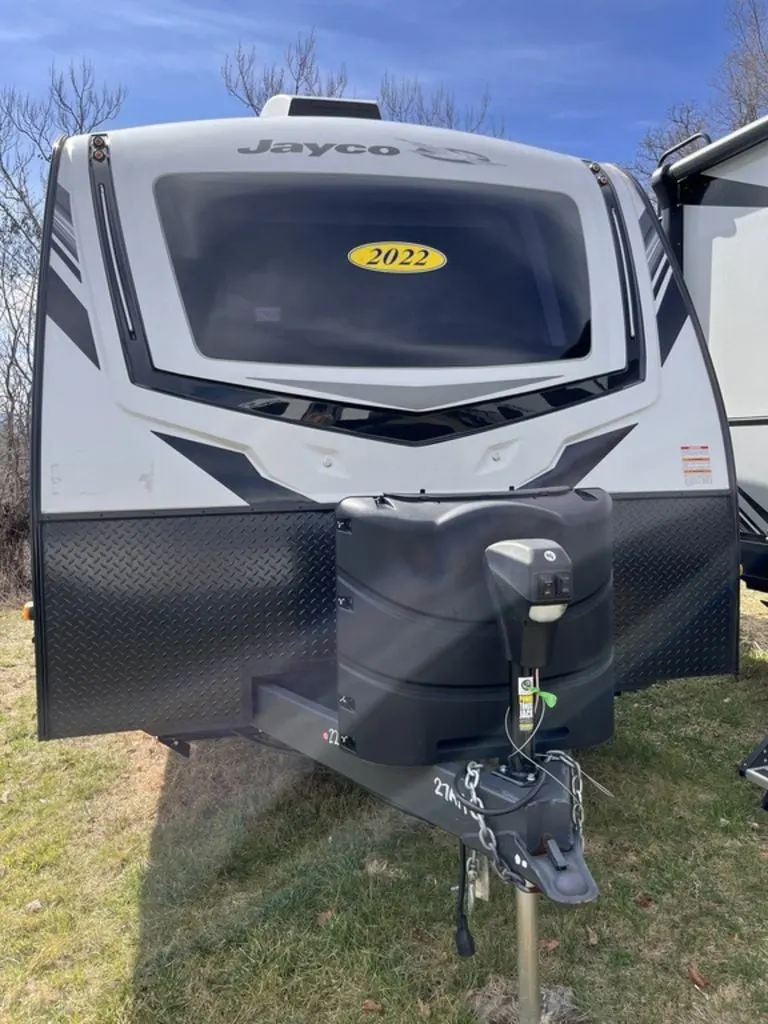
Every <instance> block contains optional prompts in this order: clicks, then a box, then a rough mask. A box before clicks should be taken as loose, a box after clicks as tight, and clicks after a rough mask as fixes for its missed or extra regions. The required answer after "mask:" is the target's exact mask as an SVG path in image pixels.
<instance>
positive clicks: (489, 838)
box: [464, 761, 517, 882]
mask: <svg viewBox="0 0 768 1024" xmlns="http://www.w3.org/2000/svg"><path fill="white" fill-rule="evenodd" d="M482 767H483V766H482V765H481V764H480V762H479V761H468V762H467V769H466V772H465V774H464V788H465V789H466V791H467V792H468V793H469V802H470V803H471V804H472V806H473V807H474V812H473V813H474V815H475V818H476V820H477V823H478V829H477V838H478V839H479V840H480V845H481V846H482V848H483V849H484V850H485V851H486V853H487V854H488V855H489V859H490V861H491V864H492V865H493V870H494V871H495V872H496V874H497V875H498V876H499V878H500V879H501V880H502V882H512V881H515V880H516V878H517V876H516V875H515V874H514V873H513V872H512V871H510V869H509V868H508V867H507V865H506V864H505V863H504V861H503V860H502V857H501V854H500V853H499V847H498V844H497V843H496V836H495V835H494V832H493V829H492V828H491V827H490V825H489V824H488V822H487V821H486V820H485V814H484V813H483V812H484V811H485V805H484V803H483V801H482V799H481V797H480V795H479V794H478V792H477V787H478V786H479V785H480V770H481V769H482Z"/></svg>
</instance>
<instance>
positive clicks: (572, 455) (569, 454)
mask: <svg viewBox="0 0 768 1024" xmlns="http://www.w3.org/2000/svg"><path fill="white" fill-rule="evenodd" d="M636 426H637V424H636V423H632V424H630V426H628V427H620V428H619V429H618V430H611V431H609V432H608V433H607V434H600V435H599V436H598V437H588V438H587V439H586V440H584V441H576V442H574V443H573V444H569V445H568V446H567V447H566V448H565V449H564V450H563V454H562V455H561V456H560V458H559V459H558V460H557V462H556V463H555V465H554V466H553V467H552V469H549V470H547V472H546V473H542V474H541V476H537V477H535V478H534V479H533V480H530V481H529V482H528V483H527V484H525V485H524V486H525V489H526V490H528V489H529V488H533V487H536V488H538V487H575V486H576V485H577V484H578V483H580V482H581V481H582V480H583V479H584V477H585V476H586V475H587V473H590V472H591V471H592V470H593V469H594V468H595V466H597V465H598V464H599V463H600V462H602V461H603V459H604V458H605V457H606V455H609V454H610V453H611V452H612V451H613V449H614V448H615V447H616V445H617V444H619V443H620V442H621V441H623V440H624V438H625V437H626V436H627V434H629V433H630V432H631V431H632V430H634V429H635V427H636Z"/></svg>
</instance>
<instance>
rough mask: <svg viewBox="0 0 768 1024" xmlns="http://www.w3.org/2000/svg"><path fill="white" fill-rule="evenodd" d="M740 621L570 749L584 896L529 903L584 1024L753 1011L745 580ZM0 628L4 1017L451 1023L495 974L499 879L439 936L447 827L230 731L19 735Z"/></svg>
mask: <svg viewBox="0 0 768 1024" xmlns="http://www.w3.org/2000/svg"><path fill="white" fill-rule="evenodd" d="M743 629H744V646H745V650H746V652H747V653H746V655H745V659H744V663H743V671H742V676H741V678H740V679H739V680H738V681H735V682H734V681H730V680H726V681H724V680H719V679H711V680H705V681H699V682H696V681H689V682H685V683H673V684H669V685H666V686H659V687H655V688H653V689H652V690H648V691H645V692H643V693H641V694H638V695H626V696H624V697H622V698H621V699H620V700H619V701H618V703H617V713H618V725H617V733H616V737H615V739H614V740H613V742H611V743H610V744H606V745H605V746H604V747H602V748H600V749H599V750H595V751H590V752H588V753H587V754H585V755H584V757H583V764H584V766H585V768H586V770H587V771H588V772H590V774H592V775H594V776H595V777H597V778H598V779H600V780H602V781H604V782H605V783H606V784H607V785H608V786H609V787H610V789H611V790H612V791H613V793H614V794H615V799H613V800H609V799H607V798H606V797H604V796H601V795H600V794H599V793H597V792H596V791H595V790H594V789H592V788H590V787H588V788H587V794H586V797H587V822H586V832H587V854H588V858H589V861H590V864H591V866H592V869H593V871H594V873H595V876H596V877H597V880H598V883H599V884H600V887H601V895H600V898H599V899H598V900H597V902H596V903H594V904H592V905H590V906H588V907H583V908H575V909H570V910H564V909H560V908H557V907H554V906H553V905H552V904H548V903H543V904H542V907H541V912H542V922H541V935H542V939H543V940H557V941H558V942H559V945H557V946H556V948H550V949H546V950H544V951H542V955H541V959H542V972H543V980H544V982H545V984H548V985H566V986H569V987H571V988H572V989H573V990H574V992H575V996H576V1000H577V1002H578V1004H579V1006H580V1007H581V1008H582V1009H583V1010H584V1012H585V1013H586V1014H587V1016H588V1018H589V1020H591V1021H592V1022H593V1024H716V1022H717V1024H720V1022H727V1024H742V1022H743V1024H753V1022H754V1021H755V1020H759V1019H768V972H766V964H767V963H768V937H767V935H766V931H765V913H766V901H767V900H768V897H766V893H768V815H766V814H764V813H763V812H762V811H761V810H760V805H759V793H758V791H757V790H756V789H755V787H753V786H751V785H749V784H748V783H745V782H744V781H742V780H741V779H739V778H738V776H737V774H736V771H735V765H736V763H737V762H738V761H739V760H740V759H741V758H742V757H743V756H744V755H745V754H746V753H747V752H748V751H749V750H750V749H751V746H752V745H753V744H755V743H756V742H757V741H758V740H759V739H761V738H762V735H763V733H764V732H765V731H766V729H767V728H768V685H767V684H768V656H767V655H766V654H765V651H766V650H768V612H766V609H765V608H764V607H763V606H762V604H761V603H760V602H759V601H758V600H757V599H756V598H755V596H754V595H750V594H748V593H746V594H745V596H744V606H743ZM0 637H2V640H0V893H1V896H0V936H2V939H0V1020H2V1021H3V1022H4V1024H6V1022H7V1024H29V1022H59V1021H67V1022H68V1024H150V1022H151V1024H171V1022H173V1024H177V1022H178V1024H182V1022H186V1021H188V1020H194V1021H195V1024H214V1022H215V1024H268V1022H274V1024H310V1022H311V1024H325V1022H331V1021H333V1022H336V1024H353V1022H354V1024H359V1022H361V1021H366V1020H368V1021H370V1020H377V1019H382V1020H386V1021H390V1022H395V1024H406V1022H407V1024H410V1022H415V1021H420V1020H422V1019H426V1018H427V1017H428V1018H429V1019H430V1020H432V1021H436V1022H437V1021H439V1022H440V1024H473V1022H475V1021H476V1020H477V1019H478V1018H477V1017H476V1016H475V1015H473V1011H472V1008H471V999H470V998H469V993H470V991H471V990H473V989H474V990H477V989H480V988H482V987H483V986H486V985H488V984H489V983H493V982H494V980H495V979H504V978H505V977H510V976H511V975H513V973H514V965H515V953H514V896H513V893H512V892H511V891H506V890H505V889H504V888H503V887H502V886H501V884H500V883H499V884H495V885H493V886H492V895H491V902H490V903H489V904H488V905H484V904H480V905H479V906H478V908H477V910H476V912H475V914H474V916H473V921H472V928H473V932H474V934H475V939H476V944H477V950H478V955H477V956H476V957H475V958H474V960H472V961H461V960H459V959H458V958H457V957H456V956H455V954H454V952H453V946H452V913H453V896H452V894H451V893H450V891H449V889H450V886H451V884H452V883H453V881H454V874H455V863H456V850H455V846H454V843H453V842H452V841H451V840H450V839H449V838H448V837H446V836H443V835H441V834H439V833H436V832H434V831H431V830H429V829H427V828H425V827H423V826H421V825H418V824H414V823H413V822H412V821H410V820H408V819H405V818H404V817H402V816H401V815H399V814H398V813H396V812H394V811H390V810H388V809H386V808H383V807H382V806H380V805H378V804H377V803H375V802H374V801H372V800H371V799H369V798H368V797H367V796H366V795H365V794H363V793H362V792H360V791H359V790H357V789H355V788H354V787H353V786H351V785H348V784H345V783H344V782H343V781H340V780H337V779H335V778H334V777H331V776H330V775H329V774H327V773H326V772H324V771H321V770H318V769H317V768H313V766H312V765H310V764H308V763H307V762H306V761H304V760H303V759H300V758H298V757H294V756H291V755H284V754H279V753H276V752H273V751H265V750H262V749H260V748H256V747H254V746H252V745H249V744H248V743H246V742H245V741H242V742H241V741H219V742H217V743H201V744H198V745H197V747H196V749H195V751H194V753H193V757H192V758H191V759H190V760H189V761H184V760H182V759H180V758H178V757H176V756H175V755H171V754H169V753H167V751H165V749H164V748H162V747H160V746H158V745H157V744H156V743H154V742H153V741H152V740H151V739H149V738H148V737H145V736H143V735H137V734H129V735H124V736H119V737H114V736H113V737H102V738H96V739H88V740H76V741H68V742H55V743H48V744H40V743H38V742H37V740H36V739H35V738H34V736H35V724H34V682H33V657H32V647H31V643H30V637H31V628H30V627H29V626H28V624H26V623H24V622H22V621H21V620H20V618H19V616H18V612H17V611H16V610H14V611H13V612H3V613H0ZM547 945H548V946H554V945H555V942H554V941H550V942H548V943H547ZM691 969H694V970H696V971H698V972H699V973H700V974H701V975H702V976H703V978H704V979H705V980H706V981H707V982H708V983H709V984H708V985H706V986H705V987H704V988H703V990H700V989H699V988H697V987H696V986H695V985H694V984H693V982H692V980H691V976H690V971H691ZM366 1007H367V1009H366ZM380 1010H381V1012H380Z"/></svg>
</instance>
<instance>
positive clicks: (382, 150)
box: [237, 139, 400, 157]
mask: <svg viewBox="0 0 768 1024" xmlns="http://www.w3.org/2000/svg"><path fill="white" fill-rule="evenodd" d="M331 150H333V151H334V152H335V153H342V154H343V155H344V156H356V155H358V154H359V153H372V154H373V156H398V155H399V154H400V150H399V149H398V148H397V146H363V145H361V144H359V143H357V142H340V143H336V142H275V141H274V140H273V139H261V141H260V142H259V144H258V146H240V147H238V150H237V152H238V153H243V154H246V155H247V156H260V155H261V154H262V153H305V154H307V155H308V156H315V157H317V156H324V155H325V154H326V153H330V151H331Z"/></svg>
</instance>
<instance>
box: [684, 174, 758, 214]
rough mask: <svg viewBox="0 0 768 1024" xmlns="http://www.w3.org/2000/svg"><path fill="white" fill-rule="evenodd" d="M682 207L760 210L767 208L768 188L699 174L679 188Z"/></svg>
mask: <svg viewBox="0 0 768 1024" xmlns="http://www.w3.org/2000/svg"><path fill="white" fill-rule="evenodd" d="M680 193H681V198H682V202H683V205H684V206H688V205H699V206H735V207H745V208H761V207H765V206H768V186H765V185H752V184H750V183H749V182H746V181H729V180H728V179H726V178H713V177H710V176H709V175H708V174H700V175H698V176H697V177H695V178H691V179H690V180H689V181H684V182H682V184H681V188H680Z"/></svg>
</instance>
